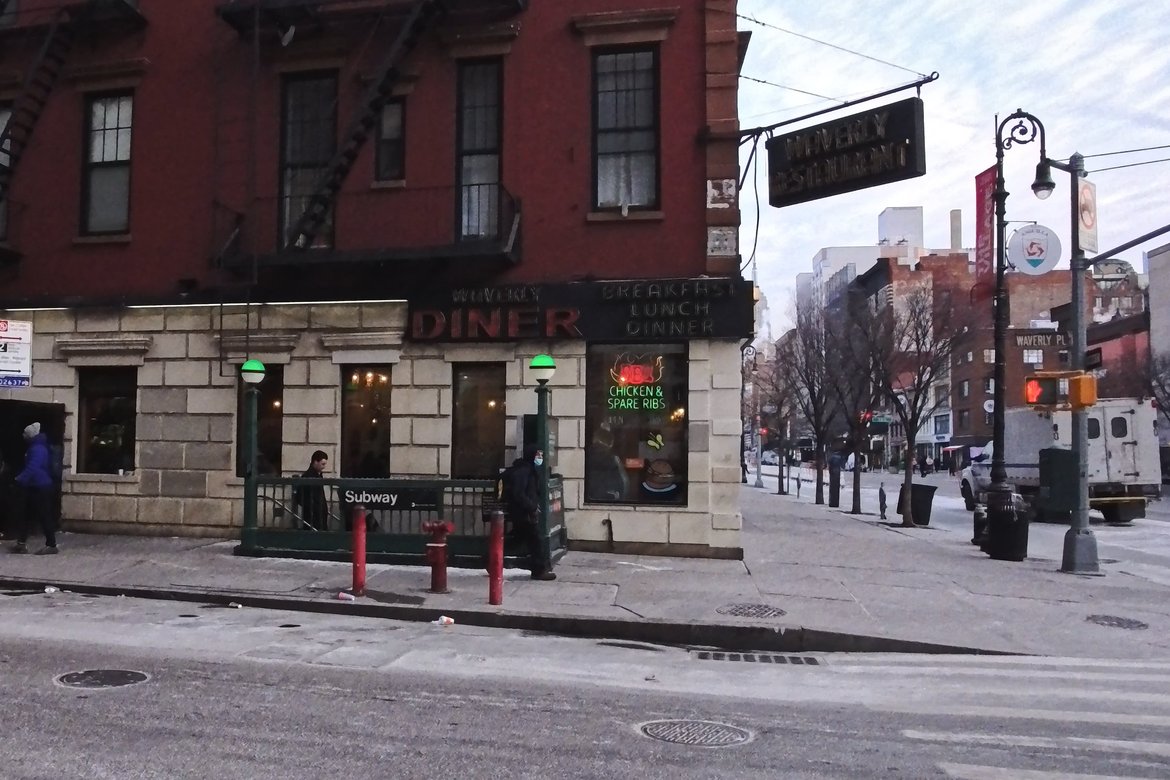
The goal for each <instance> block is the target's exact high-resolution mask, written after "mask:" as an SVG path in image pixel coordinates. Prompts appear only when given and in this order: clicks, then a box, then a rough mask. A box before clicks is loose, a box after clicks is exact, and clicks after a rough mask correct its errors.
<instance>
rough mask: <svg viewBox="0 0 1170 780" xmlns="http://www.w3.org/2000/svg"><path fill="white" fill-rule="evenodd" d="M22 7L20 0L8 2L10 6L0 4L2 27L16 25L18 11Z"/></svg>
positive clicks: (9, 0) (0, 25)
mask: <svg viewBox="0 0 1170 780" xmlns="http://www.w3.org/2000/svg"><path fill="white" fill-rule="evenodd" d="M19 7H20V0H8V4H7V5H5V4H4V3H0V27H7V26H8V25H11V24H16V11H17V9H18V8H19Z"/></svg>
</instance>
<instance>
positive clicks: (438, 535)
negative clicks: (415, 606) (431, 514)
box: [422, 520, 455, 593]
mask: <svg viewBox="0 0 1170 780" xmlns="http://www.w3.org/2000/svg"><path fill="white" fill-rule="evenodd" d="M422 530H423V533H424V534H431V541H429V542H427V561H428V562H429V563H430V564H431V593H449V592H450V591H448V590H447V534H449V533H451V532H452V531H454V530H455V525H454V523H448V522H447V521H445V520H434V521H431V522H427V523H423V524H422Z"/></svg>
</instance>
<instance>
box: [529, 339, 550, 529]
mask: <svg viewBox="0 0 1170 780" xmlns="http://www.w3.org/2000/svg"><path fill="white" fill-rule="evenodd" d="M528 368H529V369H530V370H531V371H532V378H533V379H535V380H536V446H538V447H540V451H541V452H543V453H544V463H543V464H541V466H540V468H538V469H537V472H538V473H539V474H540V532H541V539H545V538H546V537H547V534H548V469H549V452H548V395H549V387H548V383H549V381H550V380H551V379H552V378H553V374H554V373H556V370H557V364H556V361H554V360H553V359H552V356H551V355H537V356H536V357H534V358H532V362H531V363H529V364H528Z"/></svg>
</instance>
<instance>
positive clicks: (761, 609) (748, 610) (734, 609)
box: [715, 604, 788, 618]
mask: <svg viewBox="0 0 1170 780" xmlns="http://www.w3.org/2000/svg"><path fill="white" fill-rule="evenodd" d="M715 611H716V612H718V613H719V614H720V615H734V616H735V617H746V618H778V617H784V616H785V615H787V614H788V613H787V612H785V611H784V610H782V609H780V608H779V607H770V606H768V605H767V604H724V605H723V606H722V607H717V608H716V609H715Z"/></svg>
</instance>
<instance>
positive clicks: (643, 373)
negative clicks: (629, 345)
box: [609, 352, 663, 386]
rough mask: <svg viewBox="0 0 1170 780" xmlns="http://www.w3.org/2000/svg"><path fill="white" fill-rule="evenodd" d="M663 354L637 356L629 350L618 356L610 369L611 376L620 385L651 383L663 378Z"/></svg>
mask: <svg viewBox="0 0 1170 780" xmlns="http://www.w3.org/2000/svg"><path fill="white" fill-rule="evenodd" d="M662 371H663V368H662V356H661V355H659V356H658V357H656V358H654V362H653V363H651V362H650V358H649V357H648V356H646V355H638V356H637V357H635V356H633V355H631V354H630V353H628V352H623V353H622V354H620V355H618V356H617V360H615V361H614V363H613V368H611V369H610V370H609V375H610V378H612V379H613V381H614V382H616V383H617V384H619V385H625V386H629V385H650V384H655V383H657V382H658V381H660V380H661V379H662Z"/></svg>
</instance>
